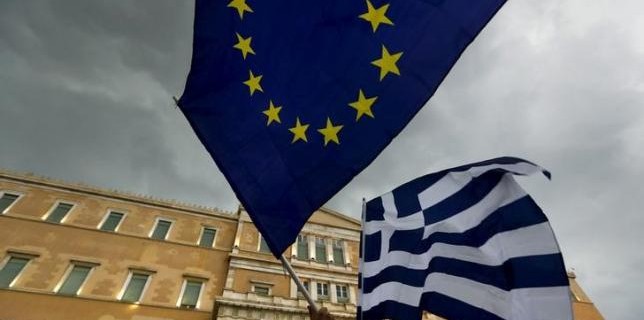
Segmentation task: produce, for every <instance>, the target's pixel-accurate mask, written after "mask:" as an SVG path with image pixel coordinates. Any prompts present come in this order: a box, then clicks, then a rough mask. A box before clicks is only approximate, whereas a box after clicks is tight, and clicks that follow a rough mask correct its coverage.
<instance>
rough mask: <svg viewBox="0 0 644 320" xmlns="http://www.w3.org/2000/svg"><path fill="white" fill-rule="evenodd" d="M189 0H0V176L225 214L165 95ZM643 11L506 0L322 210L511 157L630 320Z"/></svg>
mask: <svg viewBox="0 0 644 320" xmlns="http://www.w3.org/2000/svg"><path fill="white" fill-rule="evenodd" d="M193 6H194V4H193V2H192V1H181V0H174V1H161V0H146V1H143V0H109V1H107V0H106V1H95V0H78V1H72V0H67V1H39V0H33V1H25V0H2V1H0V101H1V102H0V167H2V168H5V169H12V170H16V171H21V172H34V173H37V174H41V175H46V176H51V177H55V178H61V179H64V180H67V181H70V182H84V183H89V184H93V185H96V186H100V187H105V188H118V189H121V190H127V191H133V192H140V193H144V194H149V195H154V196H159V197H164V198H173V199H178V200H181V201H186V202H191V203H196V204H203V205H210V206H217V207H220V208H223V209H226V210H234V209H235V208H236V206H237V200H236V198H235V196H234V195H233V193H232V191H231V189H230V187H229V186H228V184H227V183H226V181H225V180H224V178H223V176H222V175H221V174H220V173H219V171H218V169H217V168H216V167H215V165H214V163H213V162H212V160H211V159H210V157H209V155H208V154H207V153H206V151H205V150H204V148H203V147H202V146H201V144H200V143H199V142H198V141H197V139H196V137H195V136H194V134H193V133H192V131H191V129H190V127H189V125H188V123H187V122H186V120H185V119H184V117H183V116H182V114H181V113H180V111H179V110H178V109H175V108H174V106H173V102H172V99H171V97H172V96H173V95H176V96H180V95H181V92H182V90H183V86H184V82H185V79H186V75H187V72H188V68H189V65H190V54H191V45H192V19H193ZM643 146H644V2H642V1H639V0H620V1H611V0H592V1H589V0H560V1H557V0H514V1H510V2H509V3H508V4H507V5H506V6H505V7H504V8H503V9H502V10H501V11H500V12H499V13H498V14H497V16H496V18H495V19H494V20H493V21H492V22H491V23H490V24H489V25H488V26H487V27H486V29H485V30H483V32H482V33H481V35H480V36H479V37H478V38H477V40H476V41H475V42H474V44H473V45H472V46H471V47H470V48H469V49H468V50H467V51H466V53H465V54H464V55H463V57H462V58H461V60H460V61H459V62H458V63H457V65H456V67H455V68H454V69H453V70H452V72H451V73H450V75H449V76H448V77H447V79H446V80H445V82H444V83H443V85H442V86H441V87H440V88H439V90H438V91H437V93H436V95H435V96H434V97H433V98H432V100H431V101H430V102H429V104H428V105H427V106H425V107H424V109H423V110H422V111H421V112H420V113H419V114H418V115H417V116H416V118H415V119H414V120H413V121H412V122H411V123H410V125H409V126H408V127H407V128H406V129H405V130H404V131H403V132H402V133H401V134H400V136H399V137H398V138H396V139H395V140H394V142H393V143H392V144H391V145H390V146H389V147H388V148H387V149H386V150H385V151H384V152H383V153H382V154H381V155H380V157H379V158H378V159H377V160H376V161H375V162H374V163H373V164H372V165H371V166H369V167H368V168H367V169H366V170H365V171H364V172H363V173H362V174H360V175H359V176H358V177H356V178H355V179H354V180H353V182H351V183H350V184H349V185H348V186H347V187H346V188H345V189H344V190H343V191H341V192H340V193H339V194H338V195H336V196H335V197H334V198H333V199H332V200H331V201H330V202H329V203H328V204H327V206H328V207H330V208H332V209H335V210H338V211H340V212H342V213H345V214H347V215H351V216H353V217H357V216H358V214H359V211H360V199H361V198H362V197H366V198H367V199H370V198H373V197H376V196H378V195H380V194H382V193H385V192H387V191H388V190H390V189H392V188H393V187H395V186H397V185H399V184H401V183H404V182H406V181H408V180H410V179H413V178H415V177H418V176H420V175H423V174H426V173H429V172H433V171H436V170H439V169H444V168H447V167H452V166H455V165H460V164H465V163H469V162H473V161H479V160H485V159H488V158H492V157H497V156H502V155H511V156H519V157H523V158H525V159H528V160H531V161H534V162H536V163H538V164H540V165H542V166H543V167H545V168H547V169H549V170H550V171H551V172H552V173H553V180H552V181H547V180H546V179H545V178H543V177H541V176H533V177H529V178H522V179H521V180H520V183H522V185H523V186H524V187H525V189H527V191H528V192H530V193H531V194H532V195H533V197H534V198H535V199H536V200H537V202H538V203H539V204H540V206H541V207H542V208H543V209H544V211H546V214H547V215H548V216H549V218H550V220H551V223H552V225H553V228H554V229H555V232H556V235H557V236H558V239H559V241H560V244H561V247H562V250H563V252H564V257H565V260H566V264H567V266H568V268H570V269H574V270H575V272H576V273H577V275H578V280H579V282H580V284H581V285H582V287H584V288H585V290H586V292H587V293H588V294H589V295H590V297H591V298H592V299H593V300H594V301H595V303H596V305H597V306H598V307H599V309H600V310H601V311H602V313H603V314H604V315H605V316H606V318H608V319H620V320H621V319H625V320H640V319H644V303H642V298H644V249H643V248H642V246H643V245H644V235H642V232H643V231H642V229H643V228H644V212H643V210H642V208H644V187H643V186H642V183H644V165H643V164H644V148H643Z"/></svg>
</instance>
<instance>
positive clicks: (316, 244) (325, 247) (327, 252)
mask: <svg viewBox="0 0 644 320" xmlns="http://www.w3.org/2000/svg"><path fill="white" fill-rule="evenodd" d="M314 237H315V238H314V240H313V241H314V246H313V248H314V250H315V252H314V253H315V257H314V258H315V259H314V261H315V262H317V263H328V262H329V261H328V259H329V251H328V250H327V245H326V241H327V240H326V239H327V238H325V237H322V236H314ZM318 240H322V247H323V248H324V256H323V257H322V259H320V258H319V257H318Z"/></svg>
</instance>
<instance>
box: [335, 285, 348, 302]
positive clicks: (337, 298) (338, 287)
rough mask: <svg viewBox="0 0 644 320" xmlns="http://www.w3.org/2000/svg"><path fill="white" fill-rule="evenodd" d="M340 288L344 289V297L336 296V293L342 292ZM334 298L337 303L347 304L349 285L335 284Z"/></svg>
mask: <svg viewBox="0 0 644 320" xmlns="http://www.w3.org/2000/svg"><path fill="white" fill-rule="evenodd" d="M341 288H345V289H346V290H345V292H344V293H345V294H346V297H340V295H339V294H338V293H340V292H341V291H342V289H341ZM335 298H336V300H337V301H338V303H347V302H349V300H350V299H351V297H350V293H349V285H347V284H340V283H338V284H336V285H335Z"/></svg>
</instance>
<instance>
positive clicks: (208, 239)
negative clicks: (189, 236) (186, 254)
mask: <svg viewBox="0 0 644 320" xmlns="http://www.w3.org/2000/svg"><path fill="white" fill-rule="evenodd" d="M215 235H217V230H215V229H212V228H203V229H202V230H201V239H199V246H200V247H204V248H212V247H214V245H215Z"/></svg>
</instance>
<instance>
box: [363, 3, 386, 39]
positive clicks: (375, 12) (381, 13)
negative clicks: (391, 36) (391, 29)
mask: <svg viewBox="0 0 644 320" xmlns="http://www.w3.org/2000/svg"><path fill="white" fill-rule="evenodd" d="M387 9H389V4H388V3H387V4H385V5H383V6H382V7H380V8H378V9H376V8H374V7H373V4H371V1H369V0H367V12H366V13H363V14H361V15H360V18H362V19H364V20H367V21H369V22H371V28H372V29H373V32H376V30H377V29H378V26H379V25H380V24H381V23H384V24H388V25H391V26H393V25H394V23H393V22H391V20H389V18H387V16H385V14H386V13H387Z"/></svg>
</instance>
